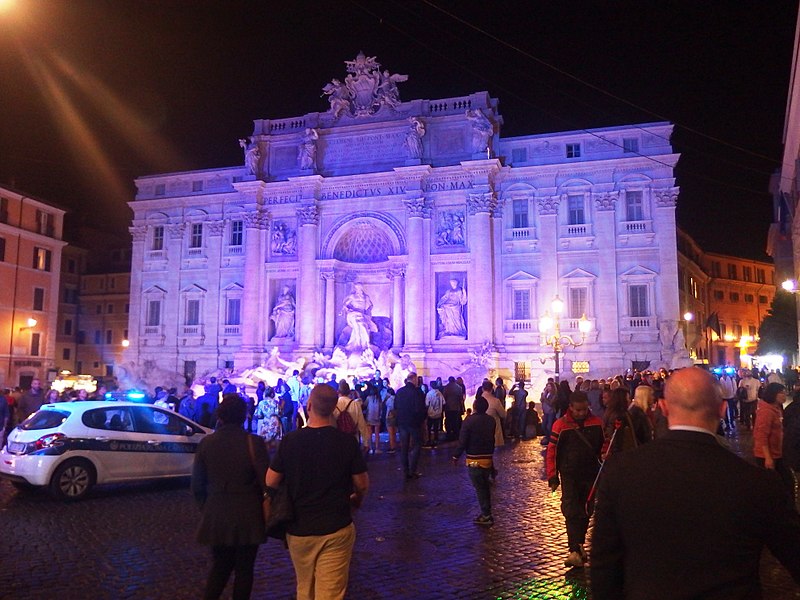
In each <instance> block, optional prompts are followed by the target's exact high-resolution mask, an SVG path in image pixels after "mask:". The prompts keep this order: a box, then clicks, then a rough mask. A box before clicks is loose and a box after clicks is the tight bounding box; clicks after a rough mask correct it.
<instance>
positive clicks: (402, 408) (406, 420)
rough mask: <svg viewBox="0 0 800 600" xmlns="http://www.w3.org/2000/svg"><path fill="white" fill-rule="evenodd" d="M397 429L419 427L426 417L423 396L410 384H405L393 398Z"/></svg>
mask: <svg viewBox="0 0 800 600" xmlns="http://www.w3.org/2000/svg"><path fill="white" fill-rule="evenodd" d="M394 410H395V412H396V413H397V426H398V427H411V428H414V427H421V426H422V423H424V422H425V419H426V418H427V416H428V409H427V408H425V394H424V393H423V392H422V390H421V389H419V388H418V387H417V386H415V385H414V384H412V383H406V384H405V385H404V386H403V387H401V388H400V389H399V390H398V391H397V394H395V397H394Z"/></svg>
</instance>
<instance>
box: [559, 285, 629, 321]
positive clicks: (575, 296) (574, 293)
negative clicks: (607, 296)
mask: <svg viewBox="0 0 800 600" xmlns="http://www.w3.org/2000/svg"><path fill="white" fill-rule="evenodd" d="M587 292H588V290H587V289H586V288H570V290H569V316H570V318H572V319H580V318H581V317H582V316H583V315H585V314H586V298H587V295H588V294H587ZM634 316H638V315H634Z"/></svg>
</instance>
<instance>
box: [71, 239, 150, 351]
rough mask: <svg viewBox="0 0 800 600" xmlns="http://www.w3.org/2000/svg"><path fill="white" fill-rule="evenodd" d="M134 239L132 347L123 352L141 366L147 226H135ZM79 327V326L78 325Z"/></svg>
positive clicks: (129, 315)
mask: <svg viewBox="0 0 800 600" xmlns="http://www.w3.org/2000/svg"><path fill="white" fill-rule="evenodd" d="M128 231H130V233H131V237H132V238H133V247H132V248H131V287H130V300H129V302H130V304H129V306H128V340H129V341H130V345H129V346H128V347H127V348H125V350H123V352H122V355H123V361H124V362H132V363H134V364H139V345H140V344H139V335H140V334H141V332H142V329H141V318H142V292H143V291H144V290H143V289H142V273H143V272H144V246H145V241H146V240H147V226H146V225H134V226H133V227H130V228H129V229H128ZM76 325H77V324H76Z"/></svg>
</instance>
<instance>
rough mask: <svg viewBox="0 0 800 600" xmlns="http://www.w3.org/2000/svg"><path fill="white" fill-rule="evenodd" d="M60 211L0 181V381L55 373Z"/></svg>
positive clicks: (10, 383)
mask: <svg viewBox="0 0 800 600" xmlns="http://www.w3.org/2000/svg"><path fill="white" fill-rule="evenodd" d="M64 212H65V211H64V210H62V209H61V208H59V207H57V206H55V205H54V204H52V203H49V202H45V201H43V200H39V199H37V198H33V197H31V196H28V195H26V194H25V193H23V192H21V191H18V190H15V189H13V188H10V187H7V186H0V289H3V290H4V299H3V302H0V386H7V387H15V386H22V387H27V386H28V385H29V384H30V382H31V380H32V379H34V378H37V377H38V378H40V379H42V381H46V380H47V379H48V378H49V379H52V378H53V377H54V375H55V371H54V368H55V353H56V326H57V320H58V319H57V315H58V308H59V276H60V272H61V253H62V249H63V248H64V246H65V245H66V242H64V241H62V238H61V236H62V230H63V220H64Z"/></svg>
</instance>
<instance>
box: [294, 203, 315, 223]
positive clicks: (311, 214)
mask: <svg viewBox="0 0 800 600" xmlns="http://www.w3.org/2000/svg"><path fill="white" fill-rule="evenodd" d="M297 223H298V224H299V225H319V208H317V207H316V206H315V205H313V204H309V205H308V206H301V207H300V208H298V209H297Z"/></svg>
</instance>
